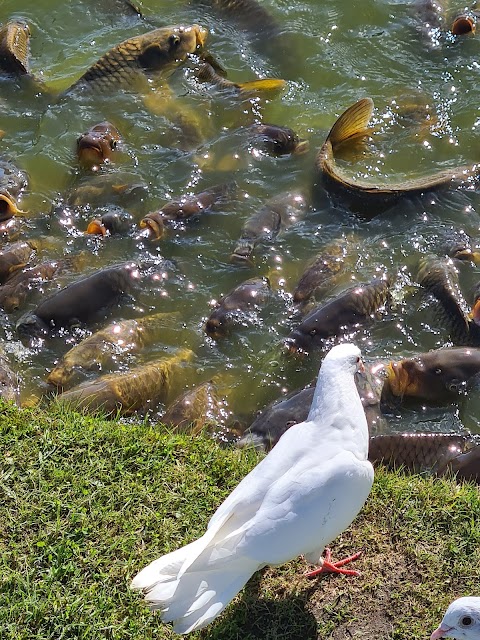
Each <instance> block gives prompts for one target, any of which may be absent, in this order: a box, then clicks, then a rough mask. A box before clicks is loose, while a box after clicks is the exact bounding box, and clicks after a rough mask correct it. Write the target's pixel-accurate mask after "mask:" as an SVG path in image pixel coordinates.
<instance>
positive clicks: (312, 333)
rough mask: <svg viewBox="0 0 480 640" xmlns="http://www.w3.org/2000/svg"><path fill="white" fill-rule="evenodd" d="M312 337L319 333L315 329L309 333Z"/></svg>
mask: <svg viewBox="0 0 480 640" xmlns="http://www.w3.org/2000/svg"><path fill="white" fill-rule="evenodd" d="M308 333H309V334H310V335H311V336H314V335H316V334H317V331H316V330H315V329H312V330H311V331H309V332H308Z"/></svg>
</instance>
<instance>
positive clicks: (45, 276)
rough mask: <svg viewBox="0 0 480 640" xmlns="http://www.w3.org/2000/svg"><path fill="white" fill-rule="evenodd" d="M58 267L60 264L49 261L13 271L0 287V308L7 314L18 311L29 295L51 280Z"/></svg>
mask: <svg viewBox="0 0 480 640" xmlns="http://www.w3.org/2000/svg"><path fill="white" fill-rule="evenodd" d="M60 266H61V265H60V262H58V261H55V260H50V261H47V262H42V263H40V264H38V265H36V266H32V267H27V268H26V269H22V270H21V271H20V270H19V271H15V272H14V273H13V274H12V275H11V276H10V277H9V278H8V279H7V281H6V282H5V284H3V285H1V286H0V307H1V308H2V309H4V310H5V311H6V312H7V313H11V312H12V311H18V309H20V308H21V306H22V305H23V304H24V302H25V300H26V299H27V297H28V295H29V293H31V292H33V291H34V290H38V288H39V287H40V286H41V284H42V283H44V282H47V281H48V280H51V279H52V278H53V276H54V275H55V274H56V273H57V271H58V270H59V268H60Z"/></svg>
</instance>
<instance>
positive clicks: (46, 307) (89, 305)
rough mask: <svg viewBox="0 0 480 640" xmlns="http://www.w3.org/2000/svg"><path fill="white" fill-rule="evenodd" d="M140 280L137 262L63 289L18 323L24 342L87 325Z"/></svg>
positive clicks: (82, 279) (129, 291) (106, 269)
mask: <svg viewBox="0 0 480 640" xmlns="http://www.w3.org/2000/svg"><path fill="white" fill-rule="evenodd" d="M138 280H139V272H138V267H137V265H136V264H134V263H126V264H120V265H114V266H112V267H107V268H105V269H100V271H96V272H95V273H93V274H91V275H89V276H87V277H84V278H81V279H80V280H77V281H76V282H73V283H72V284H69V285H68V286H66V287H64V288H63V289H61V290H60V291H58V292H57V293H54V294H53V295H51V296H50V297H49V298H47V299H46V300H44V301H43V302H41V303H40V304H39V305H38V306H37V307H36V309H34V310H33V312H28V313H26V314H24V315H23V316H22V317H21V318H20V319H19V320H18V322H17V332H18V335H19V337H20V338H21V339H25V340H27V341H29V340H30V339H31V338H32V337H36V338H45V337H47V336H48V335H49V334H50V331H51V330H52V329H53V328H58V327H69V326H74V325H77V324H79V323H83V322H88V321H89V320H91V319H92V317H94V316H95V315H96V314H97V313H98V312H99V311H100V310H102V309H107V308H109V307H111V306H112V305H113V304H114V303H115V302H117V301H118V300H119V298H120V296H121V295H122V294H125V293H132V292H133V291H134V290H135V288H136V285H137V284H138Z"/></svg>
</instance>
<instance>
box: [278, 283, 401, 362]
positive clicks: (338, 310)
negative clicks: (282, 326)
mask: <svg viewBox="0 0 480 640" xmlns="http://www.w3.org/2000/svg"><path fill="white" fill-rule="evenodd" d="M389 295H390V280H389V278H385V279H384V278H375V279H374V280H372V281H371V282H369V283H366V284H358V285H356V286H355V287H351V288H350V289H347V291H344V292H343V293H340V294H339V295H338V296H336V297H335V298H333V299H332V300H330V301H329V302H325V303H323V304H321V305H319V306H317V307H314V308H313V309H312V310H311V311H310V312H309V313H308V314H307V315H306V316H305V318H304V319H303V320H302V322H301V323H300V324H299V325H298V327H297V328H296V329H294V330H293V331H292V332H291V333H290V334H289V335H288V336H287V338H286V339H285V344H286V346H287V348H288V350H289V351H290V353H297V352H303V353H310V352H311V351H312V350H314V349H318V348H320V347H321V346H322V344H323V341H324V340H325V338H330V337H332V336H337V335H340V334H341V333H342V331H343V330H344V329H345V328H350V329H351V328H352V327H355V326H357V325H360V324H365V323H366V322H368V320H370V319H371V318H372V317H373V316H374V315H375V314H376V312H377V311H379V309H380V308H381V307H382V306H383V305H385V303H386V302H387V300H388V298H389Z"/></svg>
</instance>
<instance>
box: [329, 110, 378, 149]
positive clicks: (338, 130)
mask: <svg viewBox="0 0 480 640" xmlns="http://www.w3.org/2000/svg"><path fill="white" fill-rule="evenodd" d="M372 113H373V100H372V99H371V98H362V99H361V100H359V101H358V102H356V103H355V104H353V105H352V106H351V107H349V108H348V109H347V110H346V111H345V112H344V113H342V115H341V116H340V117H339V118H338V120H337V121H336V122H335V124H334V125H333V127H332V128H331V129H330V133H329V134H328V137H327V140H328V141H330V143H331V144H332V147H335V146H336V145H338V144H340V143H342V142H344V141H345V140H348V139H349V138H354V137H356V136H361V135H366V134H367V133H368V131H369V129H368V127H367V125H368V123H369V121H370V118H371V117H372Z"/></svg>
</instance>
